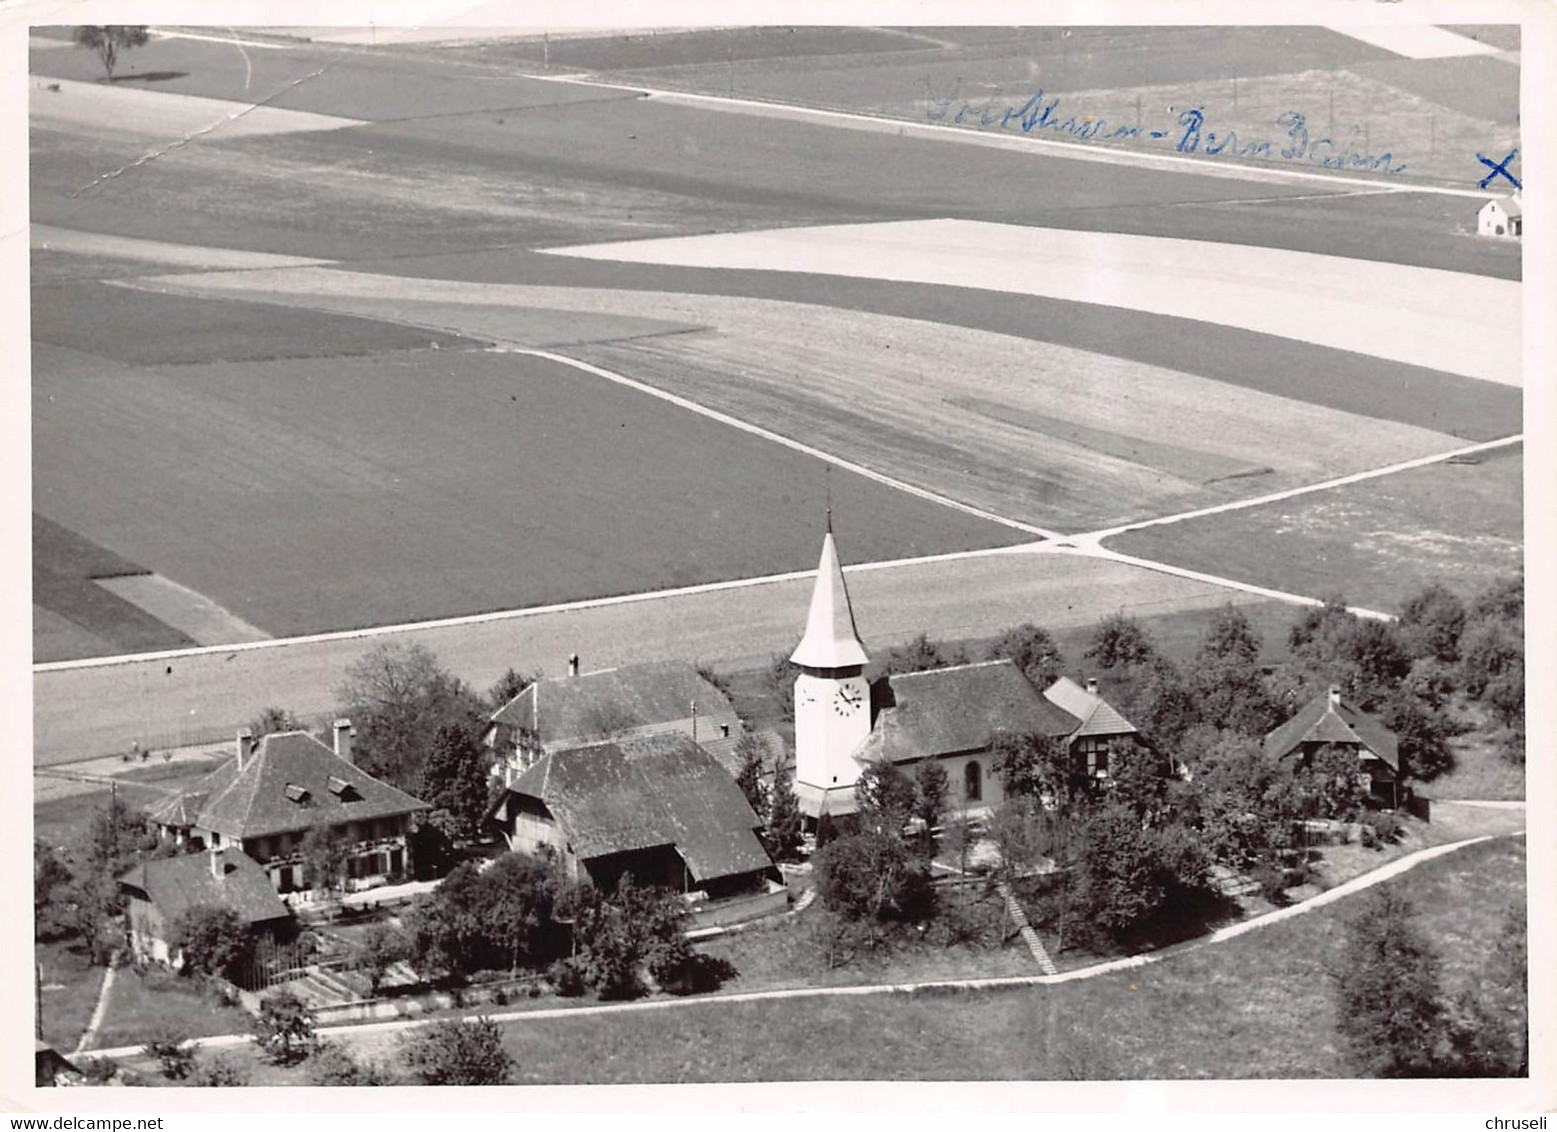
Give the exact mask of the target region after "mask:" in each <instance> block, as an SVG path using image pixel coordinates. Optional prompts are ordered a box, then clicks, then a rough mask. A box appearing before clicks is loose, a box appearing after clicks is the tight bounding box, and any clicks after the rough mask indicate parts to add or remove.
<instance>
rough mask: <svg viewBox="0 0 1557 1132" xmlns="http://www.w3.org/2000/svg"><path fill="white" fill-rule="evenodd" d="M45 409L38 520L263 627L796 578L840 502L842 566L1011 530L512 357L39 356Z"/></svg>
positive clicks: (335, 624) (282, 631) (291, 629)
mask: <svg viewBox="0 0 1557 1132" xmlns="http://www.w3.org/2000/svg"><path fill="white" fill-rule="evenodd" d="M33 407H34V476H35V478H34V483H35V488H36V490H37V491H38V493H39V496H40V498H46V499H47V500H48V501H49V508H50V514H51V516H52V517H55V518H57V519H58V520H59V521H61V522H63V523H66V524H68V525H70V526H71V527H72V528H73V529H75V530H78V531H81V532H83V533H84V534H86V535H88V536H89V537H91V538H92V539H93V540H94V541H97V542H99V543H102V544H105V545H107V546H110V547H113V548H115V549H116V550H118V551H119V552H121V553H123V554H125V555H127V556H129V557H131V558H133V559H134V560H136V561H139V562H141V563H144V564H146V565H148V566H150V567H151V568H153V569H155V570H156V571H157V572H158V573H160V574H162V575H163V576H165V577H168V578H170V579H172V580H173V581H175V582H178V583H180V584H181V585H184V586H187V587H188V588H190V589H193V590H195V591H197V592H199V593H201V594H204V595H205V596H207V597H209V598H211V599H212V600H214V601H215V602H217V603H218V604H219V605H221V606H223V607H224V608H226V609H228V610H230V611H231V612H232V613H234V614H236V615H237V616H239V617H241V618H243V619H244V620H246V621H248V622H250V623H251V624H254V625H257V626H259V627H260V628H261V629H263V630H265V631H267V632H270V633H272V634H274V635H291V634H301V633H308V632H313V631H318V630H322V629H345V628H352V627H357V626H364V625H374V624H384V623H398V622H404V621H411V620H418V619H423V618H435V617H445V616H454V615H459V614H468V613H478V612H484V611H488V610H493V609H504V608H514V607H521V606H532V605H541V604H546V603H551V602H563V601H570V600H578V599H583V598H591V597H603V596H608V595H613V594H622V593H632V592H640V591H645V590H656V589H662V588H668V587H673V586H684V585H693V584H696V583H700V582H714V581H722V580H725V579H728V578H739V577H750V576H754V575H762V574H770V573H778V572H783V571H791V570H805V569H810V568H812V567H813V566H814V564H815V560H816V557H815V556H816V540H817V537H818V526H819V522H820V518H821V515H822V511H823V505H824V502H825V497H826V496H827V495H828V493H829V492H830V494H831V500H832V504H833V507H834V511H835V514H836V515H837V516H839V518H840V520H843V519H845V518H846V519H847V522H848V523H849V529H850V532H851V533H850V537H849V540H848V545H847V547H846V549H845V551H844V556H845V558H846V559H849V560H852V561H860V560H870V559H882V558H899V557H912V556H918V555H926V554H935V553H941V552H946V551H955V550H963V549H970V548H975V547H981V546H990V545H996V544H1000V543H1009V542H1014V541H1018V540H1019V539H1021V538H1023V537H1024V536H1023V535H1022V534H1021V532H1017V531H1013V530H1010V529H1009V528H1005V527H1000V526H996V525H994V524H991V523H987V522H985V521H983V520H980V519H976V518H974V517H971V516H968V515H965V514H961V513H958V512H956V511H952V510H950V509H947V508H944V507H941V506H938V505H935V504H931V503H928V502H925V501H922V500H919V499H916V498H914V497H912V496H909V495H907V494H904V493H902V492H899V491H896V490H895V489H891V488H887V487H884V486H881V485H878V484H876V483H873V482H871V481H868V480H865V479H863V478H862V477H858V476H854V475H849V474H846V473H834V474H827V473H826V470H825V466H824V465H823V464H822V462H821V461H819V460H816V459H814V458H812V457H809V456H805V455H802V454H799V453H796V452H794V451H793V450H790V449H787V448H784V447H781V446H779V445H776V444H773V443H771V442H769V441H766V440H763V439H761V438H758V437H754V436H751V435H749V434H747V433H744V432H741V431H739V430H736V429H732V428H730V427H729V426H727V425H724V424H721V423H718V422H715V421H711V420H708V419H707V418H703V417H700V416H697V415H694V414H691V413H688V412H686V411H685V410H683V409H681V408H678V407H675V406H673V405H670V404H668V403H666V402H664V401H662V400H659V399H657V398H654V397H650V396H648V395H646V394H642V393H638V392H636V391H633V390H629V389H625V388H623V387H621V386H618V385H615V384H613V383H610V382H606V381H604V380H602V379H599V378H596V377H593V376H591V375H587V374H583V373H579V372H578V371H576V370H572V369H570V368H566V367H561V366H558V365H556V364H554V363H550V362H545V361H541V360H539V359H534V358H529V357H522V356H515V355H499V354H490V353H471V352H465V351H441V352H438V353H432V352H422V353H416V354H392V355H374V356H364V357H350V358H332V359H328V360H324V359H319V360H307V359H301V360H290V361H276V362H250V363H222V364H214V365H206V366H178V367H163V368H145V369H136V370H129V371H126V370H125V369H124V368H123V367H119V366H113V367H109V366H104V367H102V368H101V369H100V370H98V371H97V372H95V373H91V374H90V375H88V374H83V373H80V372H76V373H72V374H71V375H70V376H69V377H68V378H65V377H56V376H54V375H53V374H51V373H50V372H49V371H48V370H43V371H41V372H39V373H37V374H35V376H34V399H33ZM168 452H177V453H178V454H179V458H178V459H177V460H170V459H164V458H162V454H164V453H168ZM710 467H718V468H720V469H721V474H720V475H719V476H718V477H709V476H708V475H707V474H706V469H707V468H710ZM314 559H318V560H319V561H320V562H323V561H328V563H329V568H328V569H323V568H321V567H319V566H318V565H316V564H310V563H311V562H312V561H313V560H314Z"/></svg>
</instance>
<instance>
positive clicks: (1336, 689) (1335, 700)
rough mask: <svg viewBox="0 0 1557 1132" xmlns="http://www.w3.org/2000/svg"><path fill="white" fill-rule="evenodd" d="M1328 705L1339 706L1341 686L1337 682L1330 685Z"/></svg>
mask: <svg viewBox="0 0 1557 1132" xmlns="http://www.w3.org/2000/svg"><path fill="white" fill-rule="evenodd" d="M1330 706H1331V707H1340V706H1341V686H1340V685H1339V684H1331V685H1330Z"/></svg>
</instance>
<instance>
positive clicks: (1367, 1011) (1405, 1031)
mask: <svg viewBox="0 0 1557 1132" xmlns="http://www.w3.org/2000/svg"><path fill="white" fill-rule="evenodd" d="M1330 974H1331V980H1332V983H1333V986H1334V993H1335V1005H1336V1022H1337V1027H1338V1028H1339V1030H1340V1032H1341V1038H1342V1040H1343V1041H1344V1042H1345V1044H1346V1046H1347V1048H1348V1049H1349V1050H1350V1052H1351V1056H1352V1064H1353V1067H1354V1068H1355V1069H1356V1070H1357V1072H1358V1073H1360V1074H1361V1075H1362V1076H1365V1077H1427V1076H1436V1075H1437V1074H1438V1072H1439V1071H1440V1067H1441V1066H1442V1064H1443V1062H1444V1048H1443V1042H1444V1039H1445V1028H1444V1021H1445V1020H1444V1008H1443V1002H1442V993H1441V987H1440V978H1439V963H1438V959H1437V957H1436V956H1434V955H1433V954H1432V952H1431V950H1430V949H1429V948H1428V946H1427V943H1426V942H1425V940H1423V938H1422V936H1421V933H1420V931H1419V929H1418V928H1417V926H1416V922H1415V909H1414V908H1413V907H1412V905H1411V902H1410V901H1409V900H1408V899H1407V898H1406V897H1405V896H1403V895H1401V893H1400V892H1398V891H1397V890H1396V889H1395V888H1394V887H1393V886H1392V885H1387V884H1385V885H1379V886H1377V887H1375V888H1374V889H1373V890H1372V891H1371V892H1369V893H1368V894H1367V895H1366V896H1365V897H1363V906H1362V909H1361V911H1360V912H1358V913H1357V914H1356V915H1355V916H1354V917H1353V918H1352V920H1351V922H1350V923H1349V924H1348V925H1347V929H1346V942H1345V944H1344V945H1343V947H1342V949H1341V954H1340V958H1339V961H1338V962H1337V963H1336V965H1335V966H1334V968H1333V969H1332V971H1331V973H1330Z"/></svg>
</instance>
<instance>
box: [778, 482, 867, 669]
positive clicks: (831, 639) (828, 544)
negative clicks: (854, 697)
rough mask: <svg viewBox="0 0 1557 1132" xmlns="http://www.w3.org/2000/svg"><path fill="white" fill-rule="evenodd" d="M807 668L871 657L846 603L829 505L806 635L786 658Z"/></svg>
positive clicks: (834, 666)
mask: <svg viewBox="0 0 1557 1132" xmlns="http://www.w3.org/2000/svg"><path fill="white" fill-rule="evenodd" d="M789 659H790V660H791V661H793V662H794V663H796V664H799V665H803V666H804V667H806V668H824V669H837V668H859V667H861V666H863V665H865V664H866V663H867V662H868V661H869V660H870V658H869V657H868V656H867V655H866V654H865V646H864V645H862V644H861V643H860V635H859V632H858V631H857V630H856V629H855V627H854V610H853V609H852V608H851V607H850V605H849V589H848V587H847V586H845V585H844V582H843V568H842V567H840V566H839V565H838V548H837V547H836V546H834V545H833V530H832V514H831V509H829V513H828V516H827V533H826V534H825V535H823V536H822V559H821V561H820V562H819V563H818V564H817V567H816V587H815V588H814V589H813V590H812V591H811V611H810V613H809V614H808V615H807V616H806V631H805V635H804V636H803V637H801V638H800V644H799V645H798V646H797V647H796V649H795V651H794V653H793V654H792V655H791V656H790V658H789Z"/></svg>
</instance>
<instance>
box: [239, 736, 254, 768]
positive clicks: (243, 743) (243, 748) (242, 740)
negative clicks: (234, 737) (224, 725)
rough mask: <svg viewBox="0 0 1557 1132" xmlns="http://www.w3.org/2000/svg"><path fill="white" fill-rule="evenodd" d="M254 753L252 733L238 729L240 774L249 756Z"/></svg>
mask: <svg viewBox="0 0 1557 1132" xmlns="http://www.w3.org/2000/svg"><path fill="white" fill-rule="evenodd" d="M253 753H254V732H253V731H251V730H250V729H249V728H247V727H240V728H239V729H238V770H239V771H240V772H241V771H242V770H243V768H244V767H245V766H246V765H248V762H249V756H250V755H252V754H253Z"/></svg>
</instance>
